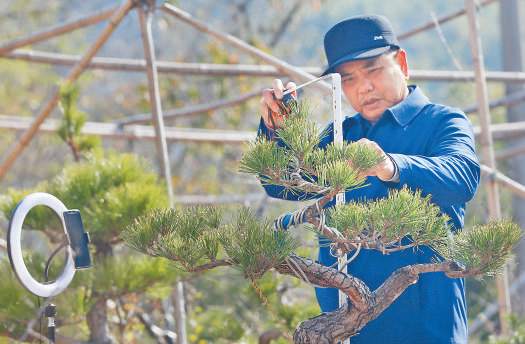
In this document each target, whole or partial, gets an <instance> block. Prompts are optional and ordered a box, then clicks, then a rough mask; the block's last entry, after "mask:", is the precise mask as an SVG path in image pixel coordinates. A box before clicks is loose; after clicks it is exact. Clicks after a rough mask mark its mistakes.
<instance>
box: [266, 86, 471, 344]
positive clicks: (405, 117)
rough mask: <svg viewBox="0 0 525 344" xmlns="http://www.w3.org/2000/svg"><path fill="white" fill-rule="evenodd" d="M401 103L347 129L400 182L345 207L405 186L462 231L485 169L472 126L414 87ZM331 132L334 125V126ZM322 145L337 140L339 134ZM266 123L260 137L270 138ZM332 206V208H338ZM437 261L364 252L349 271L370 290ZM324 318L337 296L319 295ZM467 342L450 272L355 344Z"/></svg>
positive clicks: (398, 304)
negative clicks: (404, 270) (380, 154)
mask: <svg viewBox="0 0 525 344" xmlns="http://www.w3.org/2000/svg"><path fill="white" fill-rule="evenodd" d="M409 90H410V94H409V95H408V96H407V98H405V99H404V100H403V101H402V102H400V103H399V104H396V105H395V106H393V107H391V108H389V109H387V110H386V111H385V113H384V114H383V116H382V117H381V119H380V120H379V121H378V122H377V123H376V124H375V125H371V124H370V123H369V122H368V121H367V120H365V119H364V118H363V117H362V116H361V115H360V114H356V115H354V116H352V117H346V118H345V120H344V122H343V136H344V140H345V141H357V140H359V139H361V138H367V139H369V140H371V141H375V142H376V143H377V144H378V145H379V146H380V147H381V148H382V149H383V150H384V151H385V152H386V153H388V154H389V155H390V156H391V157H392V158H393V159H394V161H395V163H396V164H397V166H398V169H399V182H398V183H391V182H383V181H381V180H379V179H378V178H376V177H368V179H367V184H369V185H368V186H366V187H363V188H359V189H356V190H352V191H349V192H346V194H345V196H346V201H347V202H348V201H363V202H364V201H371V200H375V199H379V198H383V197H386V196H387V195H388V191H389V189H399V188H401V187H403V186H404V185H406V186H408V187H409V188H410V189H412V190H418V189H419V190H421V191H422V194H423V195H424V196H425V195H428V194H430V195H431V200H432V202H433V203H435V204H436V205H438V206H439V207H440V209H441V211H442V212H443V213H446V214H447V215H448V216H449V217H450V219H451V223H452V225H453V226H454V227H455V228H456V229H461V228H462V227H463V222H464V215H465V203H466V202H468V201H469V200H470V199H471V198H472V197H473V196H474V194H475V192H476V189H477V187H478V184H479V178H480V167H479V163H478V159H477V156H476V152H475V146H474V134H473V132H472V127H471V124H470V122H469V120H468V119H467V117H466V116H465V114H464V113H463V112H462V111H461V110H459V109H454V108H450V107H447V106H444V105H439V104H433V103H431V102H430V101H429V99H428V98H427V97H426V96H425V95H424V94H423V92H422V91H421V90H420V89H419V88H418V87H416V86H410V87H409ZM331 126H332V125H331ZM331 126H330V127H329V130H330V131H331V135H328V136H327V137H326V138H325V139H323V141H322V142H321V144H320V147H325V146H326V145H327V144H329V143H330V142H332V141H333V130H332V129H331ZM272 134H273V133H272V132H271V130H269V129H268V128H267V127H266V126H265V125H264V122H263V121H262V120H261V125H260V127H259V135H266V136H267V137H271V136H272ZM264 188H265V189H266V192H267V193H268V195H269V196H272V197H276V198H282V199H289V200H298V199H303V198H301V196H304V195H298V194H296V193H291V192H288V193H283V188H282V187H280V186H275V185H273V186H272V185H264ZM333 204H334V201H332V202H330V203H329V204H328V205H327V206H333ZM432 257H435V254H434V253H433V252H432V251H431V250H430V249H429V248H428V247H425V246H423V247H420V248H419V249H417V250H411V249H409V250H405V251H400V252H396V253H392V254H389V255H383V254H381V253H380V252H378V251H375V250H361V253H360V254H359V256H358V257H357V258H356V259H355V260H354V261H353V262H352V263H351V264H350V265H349V266H348V273H350V274H352V275H354V276H356V277H358V278H360V279H362V280H363V281H364V282H365V283H366V284H367V285H368V286H369V287H370V289H372V290H374V289H376V288H377V287H379V286H380V285H381V284H382V283H383V282H384V281H385V280H386V279H387V278H388V277H389V276H390V274H391V273H392V272H393V271H395V270H396V269H398V268H400V267H402V266H406V265H410V264H416V263H428V262H431V259H432ZM319 262H321V263H322V264H323V265H332V264H333V263H335V258H334V257H332V256H331V255H330V254H329V252H328V248H326V247H321V248H320V250H319ZM316 295H317V300H318V302H319V305H320V306H321V309H322V311H323V312H329V311H333V310H335V309H337V307H338V296H337V290H336V289H328V288H326V289H321V288H317V289H316ZM466 342H467V314H466V300H465V284H464V280H463V279H451V278H448V277H446V276H445V274H444V273H426V274H422V275H421V276H420V280H419V282H418V283H416V284H415V285H412V286H410V287H408V288H407V289H406V291H405V292H404V293H403V294H402V295H401V296H400V297H399V298H398V299H397V300H396V301H395V302H394V303H393V304H392V305H391V306H390V307H388V308H387V309H386V310H385V311H384V312H383V313H382V314H381V315H380V316H379V317H378V318H377V319H375V320H373V321H371V322H370V323H369V324H367V325H366V326H365V327H364V328H363V329H362V330H361V332H360V333H359V334H358V335H356V336H354V337H352V339H351V343H352V344H362V343H367V344H375V343H389V344H396V343H399V344H401V343H402V344H410V343H413V344H423V343H424V344H434V343H435V344H445V343H455V344H463V343H466Z"/></svg>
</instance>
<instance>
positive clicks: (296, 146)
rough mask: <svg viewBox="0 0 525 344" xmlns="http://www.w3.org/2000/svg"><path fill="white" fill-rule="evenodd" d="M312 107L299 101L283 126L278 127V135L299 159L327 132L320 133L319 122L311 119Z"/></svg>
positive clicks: (317, 143)
mask: <svg viewBox="0 0 525 344" xmlns="http://www.w3.org/2000/svg"><path fill="white" fill-rule="evenodd" d="M310 113H311V111H310V109H309V107H308V105H307V103H305V102H299V103H297V106H295V107H293V108H292V111H291V114H290V115H289V116H287V117H285V119H284V123H283V126H282V128H280V129H277V132H276V134H277V137H279V139H280V140H281V141H282V142H283V143H284V145H285V146H286V147H287V148H288V149H289V150H290V151H291V152H292V154H293V155H294V156H296V157H297V158H298V159H299V160H303V159H304V157H305V156H306V155H308V154H309V153H310V152H312V150H313V149H314V148H315V147H317V146H318V145H319V143H320V142H321V139H322V138H323V136H324V135H326V133H325V132H321V133H320V128H319V126H318V125H317V122H315V121H312V120H310V119H309V117H310Z"/></svg>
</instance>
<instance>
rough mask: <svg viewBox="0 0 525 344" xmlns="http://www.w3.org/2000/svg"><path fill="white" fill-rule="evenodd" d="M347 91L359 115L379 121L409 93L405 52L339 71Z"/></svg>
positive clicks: (364, 61) (346, 94) (384, 56)
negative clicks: (386, 111)
mask: <svg viewBox="0 0 525 344" xmlns="http://www.w3.org/2000/svg"><path fill="white" fill-rule="evenodd" d="M337 72H338V73H339V74H341V80H342V86H343V92H344V93H345V96H346V98H347V99H348V101H349V102H350V104H351V105H352V107H353V108H354V110H356V111H357V112H359V113H361V114H362V115H363V117H364V118H365V119H367V120H368V121H370V122H374V123H375V122H377V121H378V120H379V119H380V118H381V116H382V115H383V112H385V110H386V109H387V108H389V107H391V106H393V105H395V104H397V103H399V102H400V101H402V100H403V99H404V98H405V97H406V95H407V94H408V89H407V83H406V80H407V78H408V65H407V60H406V53H405V51H404V50H398V51H396V52H388V53H386V54H383V55H381V56H378V57H375V58H371V59H366V60H358V61H351V62H347V63H345V64H343V65H341V66H340V67H338V68H337Z"/></svg>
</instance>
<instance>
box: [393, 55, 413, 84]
mask: <svg viewBox="0 0 525 344" xmlns="http://www.w3.org/2000/svg"><path fill="white" fill-rule="evenodd" d="M396 61H397V63H398V64H399V67H400V68H401V71H402V72H403V75H404V76H405V78H406V79H408V78H409V76H410V75H409V73H408V61H407V52H406V51H405V50H403V49H399V51H398V52H397V54H396Z"/></svg>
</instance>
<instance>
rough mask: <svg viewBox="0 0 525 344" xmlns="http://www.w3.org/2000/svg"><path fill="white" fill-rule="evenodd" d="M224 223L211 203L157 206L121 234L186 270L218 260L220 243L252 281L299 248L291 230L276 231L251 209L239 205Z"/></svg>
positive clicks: (129, 242)
mask: <svg viewBox="0 0 525 344" xmlns="http://www.w3.org/2000/svg"><path fill="white" fill-rule="evenodd" d="M221 221H222V220H221V211H220V210H219V209H217V208H213V207H191V208H181V209H162V210H160V209H157V210H154V211H152V212H150V213H149V214H147V215H145V216H142V217H139V218H137V219H136V220H135V222H134V223H133V224H132V225H130V226H128V228H126V230H125V231H124V232H123V233H122V238H123V239H124V241H125V242H126V243H127V245H129V246H130V247H132V248H133V249H135V250H138V251H140V252H142V253H145V254H148V255H151V256H154V257H164V258H167V259H169V260H171V261H173V262H175V263H177V264H178V265H180V266H181V267H182V268H183V269H185V270H187V271H192V270H195V268H196V267H197V266H203V265H205V264H209V263H212V262H214V261H216V258H217V255H218V253H219V249H220V247H222V249H223V250H224V253H225V254H226V259H227V260H228V261H229V262H231V264H232V265H234V266H237V267H238V268H239V269H240V270H241V271H242V272H243V273H244V274H245V276H247V277H248V278H250V279H252V280H255V279H258V278H260V277H261V276H262V275H263V274H264V273H265V272H266V271H268V270H270V269H272V268H273V267H275V266H276V265H278V264H280V263H281V262H282V261H283V260H284V259H285V258H286V257H287V256H288V255H290V254H291V253H292V252H293V250H294V249H295V248H297V247H298V244H297V242H296V241H295V239H294V238H292V237H291V236H290V235H289V234H288V233H287V232H274V231H273V226H272V222H271V221H269V220H268V219H263V220H260V219H258V218H256V217H255V215H254V214H253V213H252V212H251V211H250V210H249V209H248V208H241V209H240V210H239V212H238V215H237V217H236V218H235V220H234V221H232V222H231V223H228V224H224V225H221Z"/></svg>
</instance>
